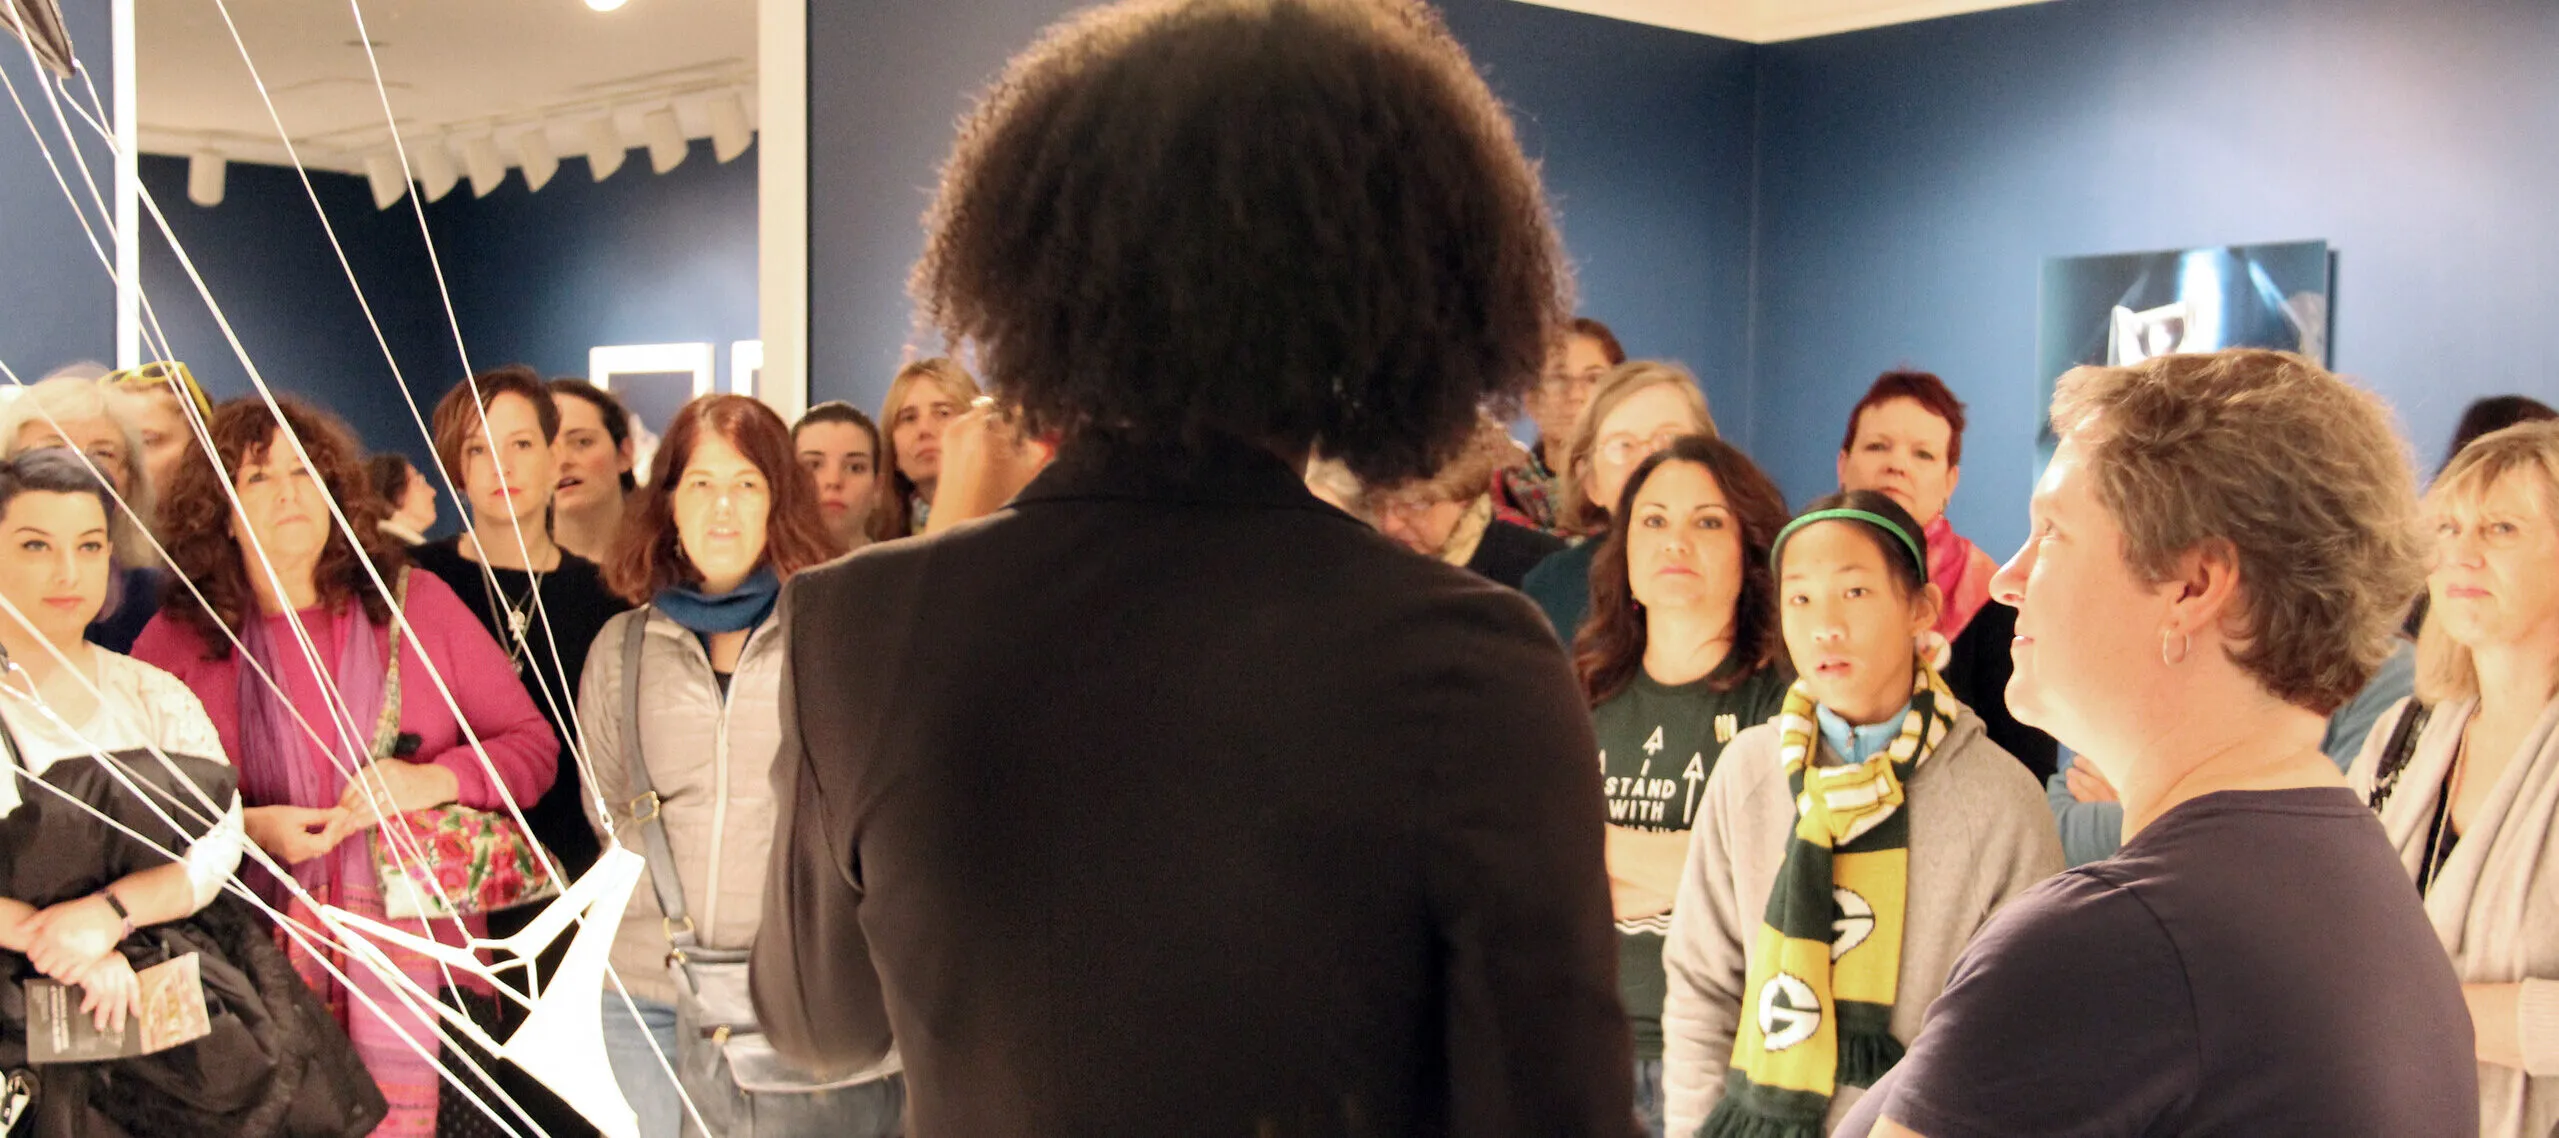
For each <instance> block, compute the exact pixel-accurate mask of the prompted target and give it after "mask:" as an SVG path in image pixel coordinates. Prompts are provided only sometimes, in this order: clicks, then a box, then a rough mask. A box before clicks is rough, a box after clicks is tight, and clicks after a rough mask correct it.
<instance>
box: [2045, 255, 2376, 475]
mask: <svg viewBox="0 0 2559 1138" xmlns="http://www.w3.org/2000/svg"><path fill="white" fill-rule="evenodd" d="M2333 265H2334V254H2333V253H2331V252H2330V251H2329V248H2328V243H2327V242H2326V241H2286V242H2280V243H2275V244H2265V245H2218V246H2209V247H2205V248H2198V249H2163V250H2157V251H2153V252H2147V253H2111V254H2105V255H2101V256H2093V257H2053V258H2049V259H2047V260H2045V262H2044V280H2043V313H2042V317H2041V320H2040V328H2039V329H2038V333H2037V337H2036V339H2037V353H2036V354H2037V379H2038V386H2037V395H2038V397H2039V402H2038V403H2037V406H2039V407H2050V406H2052V397H2053V383H2054V381H2056V380H2058V379H2060V378H2061V376H2062V373H2064V372H2067V371H2069V370H2070V369H2072V368H2075V367H2081V366H2086V365H2109V366H2122V365H2125V364H2135V363H2140V362H2141V361H2143V360H2146V359H2150V358H2151V357H2153V356H2161V355H2167V354H2169V353H2172V352H2211V351H2219V350H2221V349H2223V348H2275V349H2278V350H2281V351H2287V352H2299V353H2301V354H2302V355H2305V356H2309V357H2310V358H2312V359H2314V360H2317V361H2319V362H2320V364H2321V365H2323V366H2326V365H2328V364H2329V362H2330V361H2329V355H2328V344H2329V333H2330V330H2331V328H2332V323H2331V315H2330V306H2329V303H2328V294H2329V282H2330V280H2331V278H2332V276H2333V273H2332V268H2333ZM2055 441H2056V440H2055V439H2054V438H2053V433H2052V423H2051V421H2050V420H2049V419H2047V418H2045V417H2044V416H2040V415H2039V416H2037V426H2036V442H2037V451H2038V454H2039V455H2040V456H2041V458H2045V459H2049V458H2050V457H2052V448H2053V446H2054V443H2055ZM2040 468H2041V464H2040V462H2039V463H2038V469H2040Z"/></svg>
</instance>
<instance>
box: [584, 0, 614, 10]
mask: <svg viewBox="0 0 2559 1138" xmlns="http://www.w3.org/2000/svg"><path fill="white" fill-rule="evenodd" d="M622 4H623V0H586V6H587V7H589V8H593V9H595V10H596V11H598V12H610V11H612V10H614V9H616V8H619V7H621V6H622Z"/></svg>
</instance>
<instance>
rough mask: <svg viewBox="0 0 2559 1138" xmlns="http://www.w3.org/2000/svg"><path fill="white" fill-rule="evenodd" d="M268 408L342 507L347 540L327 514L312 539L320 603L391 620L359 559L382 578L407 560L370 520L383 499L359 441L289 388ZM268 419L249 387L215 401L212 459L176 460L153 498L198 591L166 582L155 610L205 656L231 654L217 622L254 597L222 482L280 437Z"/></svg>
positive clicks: (242, 615) (176, 560) (172, 554)
mask: <svg viewBox="0 0 2559 1138" xmlns="http://www.w3.org/2000/svg"><path fill="white" fill-rule="evenodd" d="M276 407H277V408H278V409H279V410H281V411H282V412H283V416H284V417H283V426H284V427H285V429H287V430H289V431H291V432H292V433H293V437H295V438H298V439H300V440H302V449H303V450H304V451H306V452H308V453H309V454H310V456H311V471H312V473H313V474H316V475H318V476H319V479H320V487H321V489H323V490H325V491H327V492H328V495H329V498H330V499H331V500H332V501H335V502H336V503H337V504H338V508H339V509H341V510H343V511H345V512H346V516H347V521H348V522H349V523H350V524H352V525H353V527H354V529H355V540H354V541H353V542H349V541H348V540H347V533H346V530H344V529H341V528H338V526H337V524H336V520H335V519H331V520H330V528H329V543H328V544H327V545H326V546H324V547H322V548H321V550H320V563H319V565H318V566H317V567H316V568H314V569H313V570H312V573H311V578H312V584H313V585H314V586H315V587H316V589H317V593H318V597H319V601H320V604H321V605H322V606H323V607H325V608H328V609H330V610H332V611H335V610H339V609H342V608H344V607H345V605H346V603H347V602H348V601H354V602H356V603H357V604H359V605H362V606H363V607H364V617H365V619H366V620H369V621H372V622H373V623H374V624H377V625H381V624H388V623H390V621H391V603H390V602H389V601H388V600H386V599H384V598H383V596H382V594H381V592H380V591H379V590H377V589H375V588H374V587H373V581H372V579H371V578H370V577H369V576H368V575H367V574H366V573H365V566H364V559H367V558H369V559H371V561H372V562H373V565H374V568H376V569H377V570H379V571H380V572H381V573H382V574H383V576H384V578H385V579H388V578H389V577H390V575H391V574H392V572H393V571H394V570H396V569H398V568H399V567H400V566H402V565H405V564H407V563H408V555H407V554H405V553H403V552H401V549H400V546H399V543H398V542H395V541H393V540H391V539H390V538H387V537H384V536H383V535H382V533H381V531H380V529H379V528H378V527H379V526H380V525H381V524H382V519H383V518H384V517H385V516H387V515H388V513H389V508H390V507H389V504H388V503H385V502H383V501H382V500H381V496H380V495H378V494H375V493H374V492H373V482H372V479H371V477H370V476H369V475H368V474H367V473H366V471H365V467H364V448H362V447H360V446H358V445H357V444H356V441H355V434H354V432H352V431H349V430H348V429H347V426H346V424H345V423H343V422H340V421H339V420H338V417H337V416H335V415H332V414H330V413H328V412H326V411H323V410H321V409H319V408H317V407H314V406H312V405H310V404H308V403H304V402H302V401H301V400H298V399H294V398H291V397H289V396H277V397H276ZM276 426H277V419H276V416H275V414H274V413H272V412H269V411H268V410H267V405H266V404H265V403H264V402H262V401H260V400H259V399H257V398H256V397H255V396H250V397H244V398H240V399H234V400H232V401H230V402H228V403H225V404H223V405H221V406H219V407H216V408H214V409H213V420H212V422H210V423H208V424H206V431H207V433H208V434H210V435H212V436H213V448H214V461H213V462H210V463H205V462H189V463H181V464H180V465H179V466H178V473H177V475H176V476H175V477H173V478H171V479H170V480H169V494H168V497H167V498H165V499H163V500H162V502H161V505H160V529H161V539H162V544H164V545H166V546H167V547H168V550H169V564H170V566H171V567H172V568H174V569H176V570H177V571H178V572H179V573H180V574H182V575H184V576H185V577H186V578H187V579H188V580H191V581H193V582H195V585H196V588H197V589H199V590H202V591H203V593H204V602H203V603H198V602H197V600H196V599H195V595H194V594H192V593H190V592H188V591H187V590H185V589H182V588H173V589H170V590H169V592H168V597H169V601H168V607H167V608H166V609H164V610H163V611H165V612H166V613H167V614H168V616H169V618H170V619H171V620H175V621H177V622H179V623H180V624H182V625H184V626H185V627H187V628H189V629H192V630H194V632H195V633H196V636H197V638H198V639H200V640H202V641H204V646H205V651H206V652H208V653H209V654H210V658H211V659H215V660H222V659H228V658H229V657H230V655H231V641H230V637H229V636H227V635H225V633H224V631H223V630H224V629H238V628H240V627H242V625H243V623H244V622H246V621H247V620H249V619H250V618H251V617H253V616H255V615H257V603H258V600H257V597H258V595H257V591H256V590H255V589H254V588H252V587H251V586H250V577H249V553H248V550H246V549H244V548H242V547H241V545H240V541H239V539H238V538H236V537H234V536H232V533H231V519H232V509H231V498H230V495H229V494H228V493H226V492H225V484H226V483H233V484H236V483H237V482H238V480H239V477H240V468H241V467H242V466H245V465H248V464H249V463H253V462H265V461H266V459H267V452H268V451H269V450H270V449H272V448H273V447H274V446H275V445H276V444H277V443H278V442H279V441H280V439H279V436H278V434H277V431H276ZM289 445H290V444H287V446H288V447H289ZM208 604H209V605H210V606H211V607H210V608H208V607H206V606H207V605H208Z"/></svg>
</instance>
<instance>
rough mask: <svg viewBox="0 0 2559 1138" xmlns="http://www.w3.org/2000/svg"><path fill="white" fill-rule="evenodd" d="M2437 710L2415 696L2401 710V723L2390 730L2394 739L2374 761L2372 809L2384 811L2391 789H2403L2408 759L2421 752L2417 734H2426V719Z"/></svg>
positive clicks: (2373, 810) (2376, 811)
mask: <svg viewBox="0 0 2559 1138" xmlns="http://www.w3.org/2000/svg"><path fill="white" fill-rule="evenodd" d="M2433 714H2434V709H2433V708H2430V707H2427V706H2426V705H2425V704H2422V703H2419V702H2417V701H2416V700H2414V699H2411V700H2409V701H2408V706H2407V707H2406V708H2404V709H2402V710H2401V711H2400V713H2399V723H2398V725H2397V726H2395V727H2392V728H2391V729H2390V742H2389V743H2388V744H2386V745H2384V746H2383V747H2382V749H2381V761H2380V762H2378V763H2376V764H2374V766H2373V776H2372V797H2371V798H2370V799H2369V800H2368V801H2369V803H2370V805H2371V806H2372V812H2373V813H2375V814H2379V813H2381V807H2382V804H2383V803H2385V802H2388V801H2390V792H2391V791H2393V790H2396V789H2398V788H2399V776H2400V775H2401V774H2402V773H2404V772H2405V771H2406V770H2407V769H2408V759H2409V757H2410V756H2413V755H2415V754H2416V753H2417V736H2419V735H2422V734H2424V733H2425V730H2426V720H2427V718H2428V717H2430V716H2432V715H2433Z"/></svg>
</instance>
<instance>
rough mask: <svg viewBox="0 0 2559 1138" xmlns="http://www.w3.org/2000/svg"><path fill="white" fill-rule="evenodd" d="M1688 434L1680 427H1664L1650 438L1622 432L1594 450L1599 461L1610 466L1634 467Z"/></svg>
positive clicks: (1600, 442) (1603, 440) (1607, 439)
mask: <svg viewBox="0 0 2559 1138" xmlns="http://www.w3.org/2000/svg"><path fill="white" fill-rule="evenodd" d="M1688 433H1689V432H1688V431H1685V430H1682V429H1680V428H1678V427H1664V428H1662V429H1661V430H1658V431H1655V432H1653V433H1652V435H1651V436H1650V437H1645V436H1640V435H1632V434H1627V433H1624V432H1620V433H1618V434H1614V435H1609V436H1607V437H1605V438H1602V439H1600V440H1599V446H1598V447H1596V448H1594V449H1595V451H1596V453H1597V454H1598V455H1599V460H1600V461H1601V462H1605V463H1607V464H1609V465H1610V466H1633V465H1634V464H1636V463H1638V462H1642V461H1644V460H1645V459H1647V458H1650V457H1652V456H1653V455H1654V454H1655V453H1657V452H1659V451H1661V450H1662V449H1664V448H1666V447H1668V446H1670V444H1671V443H1672V442H1673V441H1675V440H1677V439H1678V438H1679V437H1680V436H1681V435H1685V434H1688Z"/></svg>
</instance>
